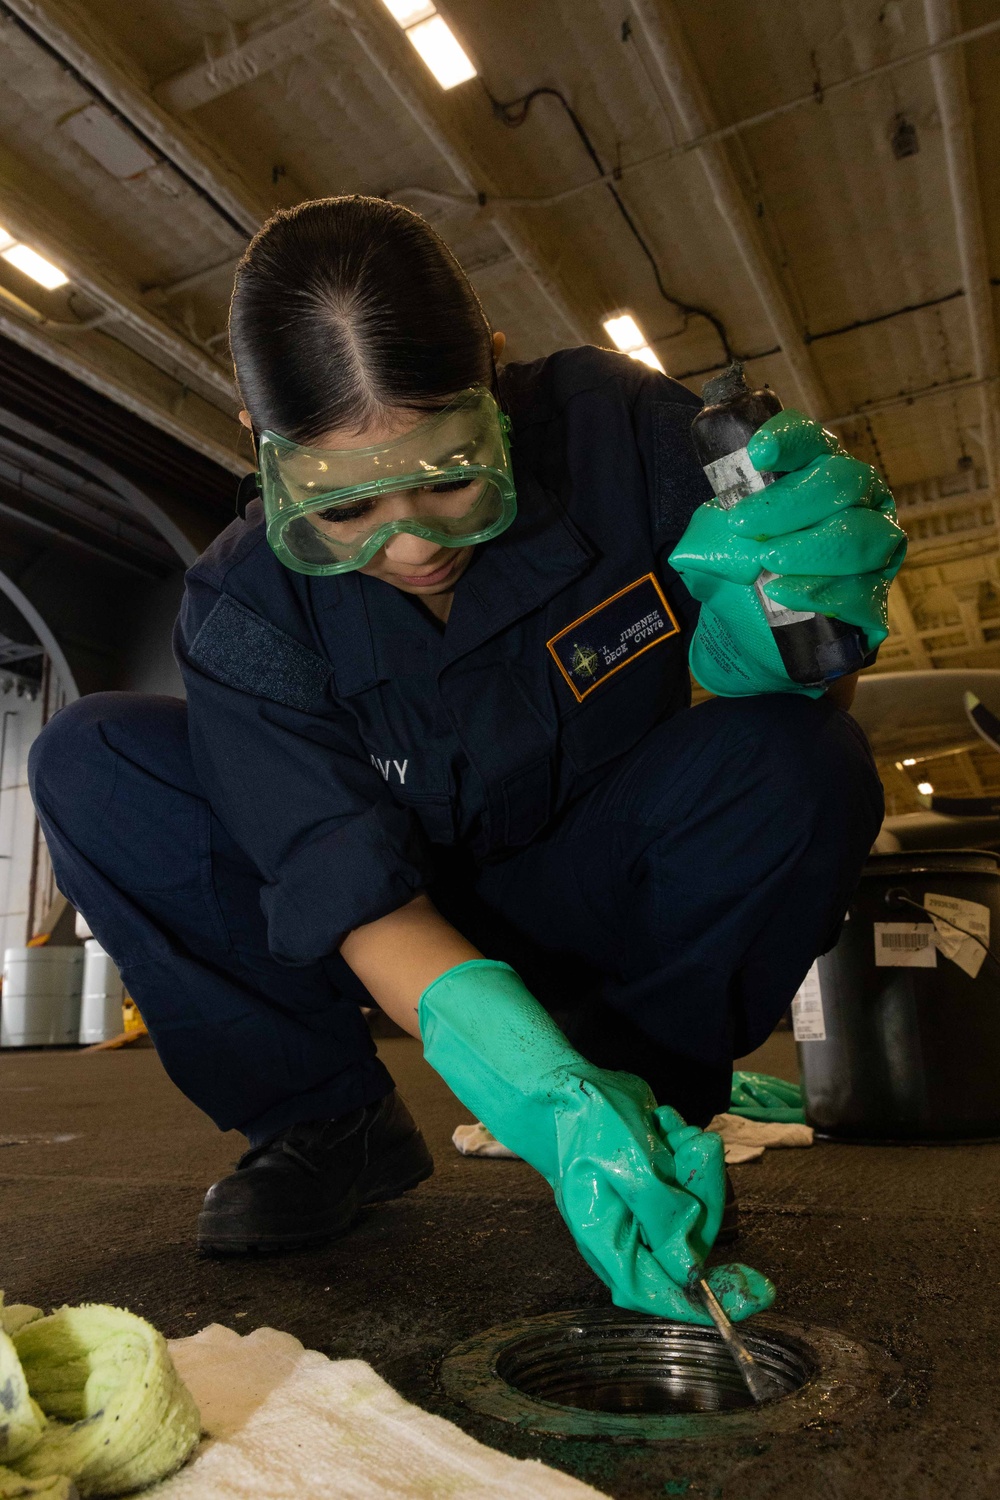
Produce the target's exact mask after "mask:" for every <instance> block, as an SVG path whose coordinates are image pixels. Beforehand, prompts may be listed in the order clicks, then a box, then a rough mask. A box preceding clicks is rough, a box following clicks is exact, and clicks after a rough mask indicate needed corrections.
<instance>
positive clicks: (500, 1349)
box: [440, 1308, 881, 1443]
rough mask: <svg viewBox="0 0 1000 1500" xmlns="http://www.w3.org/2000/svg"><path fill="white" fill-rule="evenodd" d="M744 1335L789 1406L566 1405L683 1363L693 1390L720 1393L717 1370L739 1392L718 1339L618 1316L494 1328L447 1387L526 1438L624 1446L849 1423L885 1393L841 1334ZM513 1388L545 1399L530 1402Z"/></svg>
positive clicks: (465, 1346)
mask: <svg viewBox="0 0 1000 1500" xmlns="http://www.w3.org/2000/svg"><path fill="white" fill-rule="evenodd" d="M743 1331H744V1334H745V1336H746V1338H747V1343H748V1345H749V1346H750V1349H751V1351H752V1353H753V1354H754V1356H755V1357H756V1358H758V1359H759V1360H760V1361H761V1363H762V1364H763V1365H764V1367H765V1369H767V1370H768V1371H769V1372H770V1373H771V1374H773V1375H775V1376H776V1377H777V1378H778V1379H779V1381H780V1382H781V1383H782V1384H783V1385H784V1386H785V1388H786V1390H787V1391H788V1394H787V1395H786V1396H784V1397H782V1398H781V1399H779V1400H777V1401H773V1402H768V1403H767V1404H766V1405H763V1406H757V1407H751V1408H745V1407H744V1408H741V1409H738V1410H715V1411H686V1412H662V1411H660V1412H649V1411H638V1410H637V1411H631V1412H629V1411H594V1410H587V1409H586V1408H584V1407H582V1406H573V1405H569V1404H567V1400H568V1399H569V1398H571V1397H572V1396H573V1395H574V1394H577V1395H579V1393H580V1390H581V1382H582V1383H583V1384H584V1385H585V1383H586V1381H587V1380H588V1379H590V1380H596V1381H597V1382H600V1381H601V1380H602V1379H604V1380H608V1379H612V1378H614V1375H615V1371H616V1370H617V1371H618V1373H619V1376H621V1375H622V1372H624V1375H625V1377H627V1379H626V1383H627V1380H628V1379H632V1380H633V1381H634V1378H635V1377H636V1376H638V1377H639V1378H640V1379H642V1378H643V1377H644V1376H649V1375H650V1374H655V1373H656V1369H657V1365H659V1368H660V1369H661V1370H664V1371H665V1370H666V1369H667V1367H668V1363H669V1367H670V1369H671V1370H672V1371H673V1372H674V1373H676V1371H677V1368H678V1361H679V1360H680V1361H681V1363H682V1364H683V1365H684V1368H685V1369H686V1371H687V1374H688V1376H689V1377H690V1376H691V1375H692V1372H693V1376H694V1379H695V1381H697V1379H698V1378H700V1379H701V1380H702V1381H703V1382H704V1381H707V1382H709V1383H711V1381H712V1379H713V1369H714V1370H715V1372H716V1375H717V1377H718V1378H717V1379H716V1382H715V1383H716V1386H717V1387H719V1386H728V1384H729V1382H730V1380H731V1378H732V1377H733V1376H735V1379H736V1382H737V1384H738V1385H741V1382H740V1381H739V1376H738V1375H736V1372H735V1367H731V1366H730V1364H729V1354H728V1352H727V1351H726V1350H725V1346H724V1345H723V1344H722V1341H721V1339H720V1338H719V1336H718V1334H717V1333H716V1332H715V1330H714V1329H706V1328H700V1327H695V1326H693V1325H691V1324H685V1323H669V1322H667V1321H666V1320H665V1319H660V1318H649V1317H646V1316H644V1315H643V1314H642V1313H631V1312H623V1311H620V1310H618V1309H617V1308H588V1309H586V1310H585V1311H582V1312H558V1313H547V1314H545V1315H544V1316H542V1317H539V1318H522V1319H520V1320H518V1321H517V1322H514V1323H505V1324H503V1325H502V1326H500V1327H497V1328H488V1329H487V1330H486V1331H485V1332H484V1333H480V1334H477V1335H475V1337H473V1338H470V1339H466V1341H465V1342H464V1343H462V1344H459V1345H458V1346H457V1348H455V1349H453V1350H452V1351H451V1352H450V1353H449V1354H447V1355H446V1356H445V1358H444V1360H443V1361H442V1364H441V1370H440V1382H441V1386H442V1388H443V1390H444V1392H445V1394H446V1395H448V1396H449V1397H451V1398H452V1399H453V1400H454V1401H458V1402H460V1403H461V1404H462V1405H463V1406H468V1407H471V1408H472V1410H473V1411H476V1412H479V1413H481V1414H482V1415H483V1416H487V1417H495V1418H497V1419H498V1420H500V1421H501V1422H512V1423H514V1424H515V1425H516V1426H518V1427H520V1428H522V1429H523V1430H525V1431H527V1432H537V1433H542V1434H544V1435H545V1436H547V1437H557V1438H576V1439H580V1438H604V1439H608V1440H611V1441H613V1442H618V1443H650V1442H654V1443H655V1442H676V1441H679V1440H680V1441H683V1440H691V1439H703V1438H708V1437H711V1438H715V1439H718V1438H723V1437H747V1436H752V1435H754V1434H763V1433H779V1432H791V1431H794V1430H795V1429H796V1428H801V1427H806V1426H808V1425H810V1424H811V1423H824V1424H825V1423H826V1422H828V1421H835V1420H840V1419H842V1418H843V1417H844V1416H846V1415H847V1413H848V1412H853V1411H855V1410H856V1409H858V1408H860V1407H862V1406H864V1405H867V1404H868V1403H869V1402H870V1400H871V1398H872V1397H873V1395H874V1394H875V1392H876V1389H877V1386H878V1381H879V1375H880V1373H881V1371H880V1369H879V1367H878V1366H879V1363H880V1361H878V1356H877V1355H874V1354H873V1353H872V1352H871V1351H869V1350H867V1349H866V1348H864V1347H863V1346H862V1345H861V1344H857V1343H854V1342H853V1341H852V1340H850V1339H847V1338H844V1336H843V1335H842V1334H840V1333H837V1332H836V1331H835V1330H833V1329H829V1328H818V1327H809V1326H803V1325H800V1324H796V1323H791V1322H789V1321H788V1320H787V1319H785V1318H771V1317H768V1318H767V1319H766V1320H765V1321H762V1322H761V1321H758V1320H757V1319H756V1318H755V1319H754V1320H753V1322H752V1323H748V1324H746V1325H745V1326H744V1330H743ZM658 1346H659V1347H658ZM720 1354H721V1358H720ZM699 1368H700V1370H701V1374H700V1376H699V1373H698V1372H699ZM513 1381H517V1382H518V1383H519V1384H520V1385H522V1386H528V1387H529V1389H533V1390H534V1391H544V1392H545V1396H542V1395H540V1394H528V1393H527V1392H526V1390H525V1389H523V1388H522V1389H518V1387H517V1386H516V1385H515V1384H513V1383H512V1382H513ZM553 1396H554V1397H556V1399H547V1398H550V1397H553ZM560 1396H561V1398H562V1399H561V1400H560V1399H559V1397H560Z"/></svg>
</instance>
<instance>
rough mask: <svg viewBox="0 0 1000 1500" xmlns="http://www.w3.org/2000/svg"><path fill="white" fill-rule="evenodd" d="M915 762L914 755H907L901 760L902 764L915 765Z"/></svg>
mask: <svg viewBox="0 0 1000 1500" xmlns="http://www.w3.org/2000/svg"><path fill="white" fill-rule="evenodd" d="M916 763H917V757H916V756H915V755H908V756H907V757H906V759H905V760H904V761H903V765H904V766H915V765H916Z"/></svg>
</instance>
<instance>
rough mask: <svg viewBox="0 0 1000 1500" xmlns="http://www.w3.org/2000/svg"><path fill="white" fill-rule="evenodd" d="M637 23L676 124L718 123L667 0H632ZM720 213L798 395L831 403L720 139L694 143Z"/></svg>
mask: <svg viewBox="0 0 1000 1500" xmlns="http://www.w3.org/2000/svg"><path fill="white" fill-rule="evenodd" d="M631 5H632V9H633V11H634V12H635V17H636V20H637V22H638V24H639V28H640V30H641V32H642V34H643V37H644V38H645V41H646V46H647V47H648V49H649V52H650V55H651V57H652V59H653V62H654V64H655V66H656V69H657V72H658V73H659V76H660V80H661V82H662V84H663V87H664V88H665V89H666V91H667V93H668V95H669V97H670V101H671V103H672V105H673V107H674V110H675V112H676V115H677V117H678V120H679V122H680V127H681V131H682V133H683V135H684V136H686V137H687V138H688V139H689V140H692V141H693V139H694V138H695V137H696V136H703V135H707V134H708V133H709V132H711V131H714V130H716V129H717V128H718V120H717V119H716V117H715V111H714V109H713V107H712V103H711V100H710V98H709V94H708V90H707V89H706V87H705V84H704V81H703V79H702V77H701V75H700V73H699V71H698V68H697V65H696V63H695V61H694V57H693V55H692V53H691V49H690V47H689V45H688V41H687V38H686V37H685V35H684V31H683V27H682V25H681V21H680V18H679V16H678V15H677V13H676V10H675V9H674V4H673V0H631ZM696 150H697V155H698V160H699V161H700V162H701V165H702V169H703V170H704V173H705V178H706V180H707V182H708V186H709V189H710V191H711V194H712V197H713V199H714V201H715V206H716V208H717V210H718V212H719V216H720V218H721V219H722V221H723V223H724V224H725V226H726V229H727V230H728V232H729V234H730V236H731V238H732V241H733V244H734V246H735V248H736V250H737V252H738V254H739V256H740V258H741V260H742V261H743V264H744V266H745V268H746V272H747V275H748V276H749V278H750V281H751V283H752V284H753V287H754V290H755V291H756V293H757V296H758V298H759V300H760V303H761V305H762V307H763V308H764V311H765V313H766V315H767V319H768V322H769V323H770V325H771V329H772V331H773V333H774V337H775V339H776V340H777V342H778V343H779V344H780V345H781V352H782V354H783V355H784V356H785V360H786V362H787V364H788V367H789V371H790V373H791V375H792V378H793V380H794V381H795V384H796V385H797V386H798V393H799V401H800V403H801V405H802V406H803V407H804V409H805V410H806V411H807V412H808V413H809V414H810V415H811V416H814V417H823V416H824V415H825V414H826V412H827V411H828V410H829V409H830V402H829V397H828V396H827V393H826V391H825V389H824V386H823V382H822V380H821V378H820V375H819V372H818V371H817V369H816V365H815V363H814V361H813V358H812V355H811V354H810V353H809V350H808V349H807V347H806V345H805V342H804V340H803V337H802V329H801V328H800V326H799V321H798V319H797V318H796V316H795V313H794V311H793V309H792V305H791V302H790V301H789V298H788V294H787V292H786V290H785V288H784V287H783V286H782V284H781V281H780V279H779V277H778V274H777V272H776V271H775V268H774V265H773V264H772V261H771V256H770V253H769V251H768V248H767V245H766V244H765V242H764V238H763V235H762V234H761V232H760V227H759V225H758V223H757V220H756V217H755V216H754V214H753V211H752V210H751V207H750V205H749V203H748V202H747V200H746V197H745V196H744V193H743V189H742V188H741V186H740V183H739V180H738V178H737V176H736V173H735V172H734V170H733V167H732V163H731V162H730V160H729V157H728V156H727V154H726V147H725V144H724V143H723V142H710V143H708V144H706V145H701V146H698V147H697V148H696Z"/></svg>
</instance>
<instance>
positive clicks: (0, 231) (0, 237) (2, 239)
mask: <svg viewBox="0 0 1000 1500" xmlns="http://www.w3.org/2000/svg"><path fill="white" fill-rule="evenodd" d="M13 243H14V236H13V235H12V234H8V233H7V231H6V229H4V227H3V225H2V224H0V250H6V249H7V246H8V245H13Z"/></svg>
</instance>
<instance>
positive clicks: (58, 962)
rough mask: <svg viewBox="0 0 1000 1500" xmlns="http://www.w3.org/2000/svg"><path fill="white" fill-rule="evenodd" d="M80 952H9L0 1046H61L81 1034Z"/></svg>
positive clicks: (5, 958)
mask: <svg viewBox="0 0 1000 1500" xmlns="http://www.w3.org/2000/svg"><path fill="white" fill-rule="evenodd" d="M82 988H83V949H82V948H50V947H49V946H48V945H47V944H46V945H44V946H43V947H41V948H8V949H6V951H5V952H4V956H3V993H2V995H0V1047H64V1046H69V1045H72V1044H73V1043H74V1042H75V1041H76V1040H77V1036H78V1034H79V1031H80V998H81V991H82Z"/></svg>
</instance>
